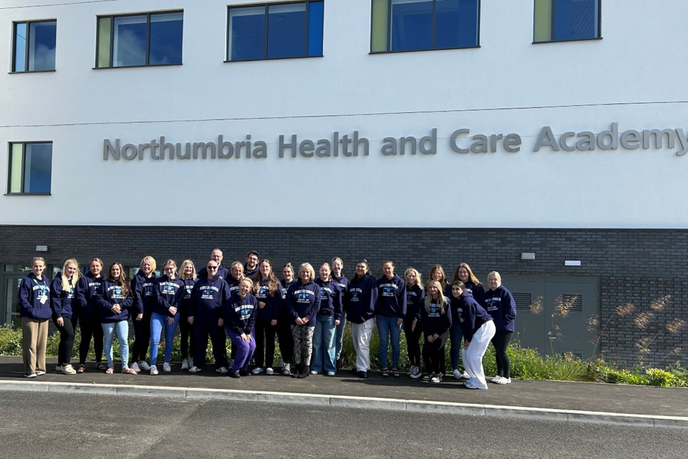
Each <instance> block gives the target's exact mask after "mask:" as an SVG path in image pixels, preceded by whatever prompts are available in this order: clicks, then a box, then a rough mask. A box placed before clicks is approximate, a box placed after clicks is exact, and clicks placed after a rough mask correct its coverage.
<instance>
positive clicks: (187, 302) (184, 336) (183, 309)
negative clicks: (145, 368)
mask: <svg viewBox="0 0 688 459" xmlns="http://www.w3.org/2000/svg"><path fill="white" fill-rule="evenodd" d="M179 271H180V275H179V276H180V277H181V279H182V282H184V296H183V297H182V301H181V303H180V304H179V331H180V333H181V346H180V350H181V353H182V370H188V369H189V368H191V367H192V366H193V355H194V333H193V326H192V325H191V324H189V314H190V313H191V291H192V290H193V287H194V285H195V284H196V266H195V265H194V262H193V261H191V260H184V261H182V264H181V267H180V269H179ZM206 272H207V271H206ZM206 277H207V275H206Z"/></svg>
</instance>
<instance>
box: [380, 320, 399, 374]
mask: <svg viewBox="0 0 688 459" xmlns="http://www.w3.org/2000/svg"><path fill="white" fill-rule="evenodd" d="M397 320H398V318H397V317H387V316H381V315H379V316H377V332H378V334H379V335H380V365H381V366H382V368H389V367H388V366H387V348H388V347H389V337H390V336H391V337H392V368H394V369H397V368H399V339H400V337H401V324H398V323H397Z"/></svg>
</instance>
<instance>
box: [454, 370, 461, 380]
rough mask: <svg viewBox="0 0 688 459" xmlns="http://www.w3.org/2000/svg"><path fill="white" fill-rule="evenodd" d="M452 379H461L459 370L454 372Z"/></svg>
mask: <svg viewBox="0 0 688 459" xmlns="http://www.w3.org/2000/svg"><path fill="white" fill-rule="evenodd" d="M454 379H461V372H460V371H459V370H454Z"/></svg>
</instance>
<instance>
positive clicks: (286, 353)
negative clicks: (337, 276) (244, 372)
mask: <svg viewBox="0 0 688 459" xmlns="http://www.w3.org/2000/svg"><path fill="white" fill-rule="evenodd" d="M295 282H296V279H294V266H293V265H292V264H291V263H287V264H286V265H284V266H283V267H282V280H280V284H281V285H282V308H281V312H280V314H279V318H278V319H277V339H278V340H279V347H280V354H281V355H282V374H283V375H284V376H290V375H291V364H292V362H293V360H294V336H293V335H292V334H291V325H290V320H289V312H288V311H287V304H286V303H287V291H288V290H289V287H291V286H292V285H293V284H294V283H295Z"/></svg>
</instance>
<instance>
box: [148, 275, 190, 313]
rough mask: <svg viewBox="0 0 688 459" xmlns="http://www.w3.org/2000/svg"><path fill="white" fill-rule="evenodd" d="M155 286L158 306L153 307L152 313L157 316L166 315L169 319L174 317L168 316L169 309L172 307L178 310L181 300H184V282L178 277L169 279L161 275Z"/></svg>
mask: <svg viewBox="0 0 688 459" xmlns="http://www.w3.org/2000/svg"><path fill="white" fill-rule="evenodd" d="M157 284H158V285H157V289H158V304H157V305H155V308H154V309H153V311H155V312H157V313H158V314H167V315H168V316H170V317H174V316H175V314H170V308H171V307H172V306H174V307H175V308H177V309H179V306H180V305H181V302H182V299H183V298H184V293H185V292H186V289H185V288H184V281H183V280H181V279H180V278H178V277H175V278H174V279H170V278H169V277H167V275H162V276H160V277H158V278H157ZM177 313H179V311H177Z"/></svg>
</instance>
